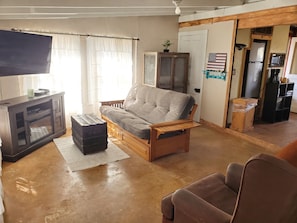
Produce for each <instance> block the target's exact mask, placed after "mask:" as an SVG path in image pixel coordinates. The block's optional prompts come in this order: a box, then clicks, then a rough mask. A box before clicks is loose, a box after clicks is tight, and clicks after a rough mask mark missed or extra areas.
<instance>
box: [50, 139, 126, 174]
mask: <svg viewBox="0 0 297 223" xmlns="http://www.w3.org/2000/svg"><path fill="white" fill-rule="evenodd" d="M54 143H55V144H56V146H57V148H58V150H59V151H60V153H61V154H62V156H63V157H64V159H65V161H66V163H67V165H68V167H69V168H70V170H71V171H79V170H85V169H89V168H92V167H96V166H100V165H104V164H107V163H111V162H115V161H118V160H122V159H127V158H129V155H127V154H126V153H125V152H123V151H122V150H121V149H119V148H118V147H117V146H116V145H115V144H113V143H112V142H111V141H110V140H108V146H107V149H106V150H104V151H101V152H97V153H92V154H88V155H84V154H83V153H82V152H81V151H80V150H79V149H78V148H77V146H76V145H75V144H74V142H73V140H72V136H68V137H61V138H56V139H54Z"/></svg>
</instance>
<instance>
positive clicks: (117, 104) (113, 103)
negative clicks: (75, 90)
mask: <svg viewBox="0 0 297 223" xmlns="http://www.w3.org/2000/svg"><path fill="white" fill-rule="evenodd" d="M100 103H101V105H102V106H104V105H105V106H112V107H118V108H122V107H123V104H124V100H114V101H100Z"/></svg>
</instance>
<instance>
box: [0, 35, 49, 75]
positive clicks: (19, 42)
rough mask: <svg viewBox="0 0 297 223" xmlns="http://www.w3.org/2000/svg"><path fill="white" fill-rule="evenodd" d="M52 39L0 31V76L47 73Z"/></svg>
mask: <svg viewBox="0 0 297 223" xmlns="http://www.w3.org/2000/svg"><path fill="white" fill-rule="evenodd" d="M51 49H52V37H51V36H45V35H37V34H31V33H24V32H15V31H6V30H0V76H8V75H23V74H43V73H49V71H50V62H51Z"/></svg>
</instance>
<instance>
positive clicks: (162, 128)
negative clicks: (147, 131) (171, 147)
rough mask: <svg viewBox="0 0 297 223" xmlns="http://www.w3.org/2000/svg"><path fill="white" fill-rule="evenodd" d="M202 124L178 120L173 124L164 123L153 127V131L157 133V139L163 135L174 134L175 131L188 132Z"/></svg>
mask: <svg viewBox="0 0 297 223" xmlns="http://www.w3.org/2000/svg"><path fill="white" fill-rule="evenodd" d="M199 125H200V124H199V123H197V122H194V121H192V120H188V119H186V120H184V119H182V120H176V121H171V122H162V123H157V124H153V125H151V126H150V127H151V129H152V131H156V132H157V134H156V137H159V136H160V135H161V134H165V133H167V132H174V131H180V130H186V129H191V128H194V127H197V126H199Z"/></svg>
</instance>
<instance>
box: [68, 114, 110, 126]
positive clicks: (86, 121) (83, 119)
mask: <svg viewBox="0 0 297 223" xmlns="http://www.w3.org/2000/svg"><path fill="white" fill-rule="evenodd" d="M71 117H72V118H73V119H75V121H76V122H78V123H79V125H80V126H90V125H98V124H104V123H105V121H104V120H102V119H100V118H98V117H97V116H96V115H95V114H82V115H73V116H71Z"/></svg>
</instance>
